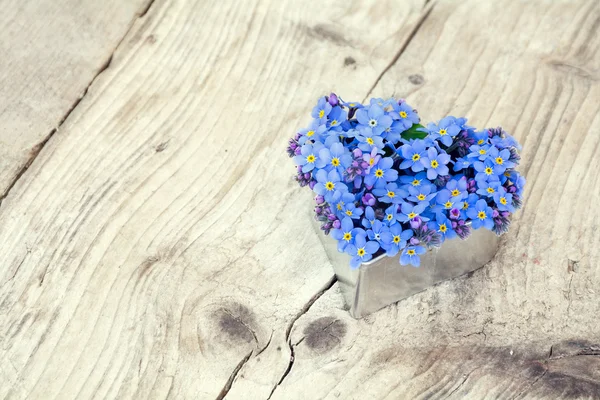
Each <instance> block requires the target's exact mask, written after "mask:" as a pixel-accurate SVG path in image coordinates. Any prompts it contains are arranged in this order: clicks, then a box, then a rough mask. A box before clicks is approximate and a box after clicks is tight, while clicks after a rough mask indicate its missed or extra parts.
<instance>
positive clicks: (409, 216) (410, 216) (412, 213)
mask: <svg viewBox="0 0 600 400" xmlns="http://www.w3.org/2000/svg"><path fill="white" fill-rule="evenodd" d="M416 216H417V214H415V213H414V212H411V213H410V214H408V219H413V218H414V217H416Z"/></svg>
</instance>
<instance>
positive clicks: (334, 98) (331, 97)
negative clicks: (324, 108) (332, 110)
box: [327, 93, 339, 107]
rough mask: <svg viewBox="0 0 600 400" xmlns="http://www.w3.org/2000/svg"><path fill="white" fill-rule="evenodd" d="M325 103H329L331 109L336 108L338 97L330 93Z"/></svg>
mask: <svg viewBox="0 0 600 400" xmlns="http://www.w3.org/2000/svg"><path fill="white" fill-rule="evenodd" d="M327 101H328V102H329V104H331V106H332V107H335V106H337V105H338V103H339V100H338V97H337V95H336V94H335V93H331V94H330V95H329V97H328V98H327Z"/></svg>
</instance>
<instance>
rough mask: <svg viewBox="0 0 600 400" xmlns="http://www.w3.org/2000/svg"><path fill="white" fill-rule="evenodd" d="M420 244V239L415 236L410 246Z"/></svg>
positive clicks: (411, 239)
mask: <svg viewBox="0 0 600 400" xmlns="http://www.w3.org/2000/svg"><path fill="white" fill-rule="evenodd" d="M419 243H421V241H420V240H419V239H417V238H416V237H414V236H413V237H411V238H410V244H412V245H413V246H416V245H418V244H419Z"/></svg>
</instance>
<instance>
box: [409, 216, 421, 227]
mask: <svg viewBox="0 0 600 400" xmlns="http://www.w3.org/2000/svg"><path fill="white" fill-rule="evenodd" d="M421 222H423V220H422V219H421V217H419V216H416V217H414V218H413V219H411V220H410V227H411V228H413V229H417V228H418V227H420V226H421Z"/></svg>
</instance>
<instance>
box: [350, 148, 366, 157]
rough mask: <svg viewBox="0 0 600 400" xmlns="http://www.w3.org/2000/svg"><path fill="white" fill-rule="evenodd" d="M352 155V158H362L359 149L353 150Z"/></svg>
mask: <svg viewBox="0 0 600 400" xmlns="http://www.w3.org/2000/svg"><path fill="white" fill-rule="evenodd" d="M352 155H353V156H354V158H362V155H363V152H362V150H361V149H354V150H352Z"/></svg>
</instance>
